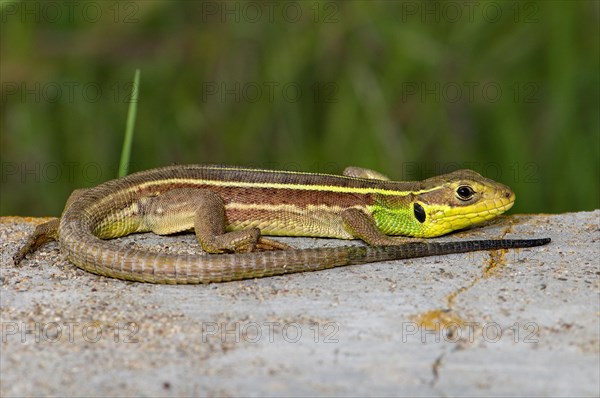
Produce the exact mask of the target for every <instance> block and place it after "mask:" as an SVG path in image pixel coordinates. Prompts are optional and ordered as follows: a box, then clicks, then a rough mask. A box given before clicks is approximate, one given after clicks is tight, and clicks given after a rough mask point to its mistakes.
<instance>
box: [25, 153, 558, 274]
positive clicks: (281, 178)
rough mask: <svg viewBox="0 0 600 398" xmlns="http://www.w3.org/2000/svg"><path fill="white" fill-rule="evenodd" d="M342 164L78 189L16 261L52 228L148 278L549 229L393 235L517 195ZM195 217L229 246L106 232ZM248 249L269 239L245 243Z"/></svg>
mask: <svg viewBox="0 0 600 398" xmlns="http://www.w3.org/2000/svg"><path fill="white" fill-rule="evenodd" d="M345 174H346V175H345V176H333V175H324V174H311V173H296V172H284V171H271V170H253V169H241V168H234V167H225V166H195V165H190V166H172V167H164V168H159V169H153V170H148V171H144V172H140V173H135V174H132V175H130V176H128V177H125V178H122V179H118V180H112V181H108V182H106V183H104V184H101V185H99V186H97V187H95V188H91V189H88V190H78V191H75V192H74V193H73V195H72V196H71V198H69V201H68V202H67V205H66V208H65V211H64V213H63V215H62V217H61V218H60V220H59V219H55V220H52V221H50V222H49V223H46V224H42V225H40V226H38V228H37V229H36V231H35V232H34V233H33V234H32V236H31V237H30V238H29V239H28V241H27V242H26V243H25V245H24V246H23V247H22V248H21V250H19V252H18V253H17V254H16V255H15V257H14V259H15V263H18V262H20V261H21V260H22V259H23V257H24V256H25V255H26V254H27V253H28V252H30V251H32V250H35V249H36V248H37V247H38V246H39V245H41V244H43V243H44V242H46V241H48V240H52V239H57V240H58V241H59V242H60V247H61V251H63V252H64V253H65V254H66V256H67V258H68V259H69V260H70V261H71V262H73V263H74V264H75V265H77V266H78V267H80V268H83V269H85V270H87V271H90V272H93V273H96V274H100V275H106V276H110V277H115V278H121V279H127V280H135V281H143V282H153V283H209V282H222V281H229V280H237V279H246V278H256V277H262V276H271V275H281V274H286V273H291V272H302V271H314V270H320V269H326V268H332V267H337V266H343V265H349V264H360V263H366V262H374V261H383V260H394V259H402V258H412V257H421V256H431V255H441V254H448V253H460V252H465V251H474V250H490V249H500V248H518V247H531V246H538V245H542V244H546V243H548V242H549V241H550V240H549V239H532V240H486V241H466V242H452V243H425V242H414V239H413V240H412V241H409V240H407V239H406V238H398V237H394V236H389V235H403V236H409V237H414V238H427V237H435V236H440V235H443V234H446V233H449V232H451V231H453V230H456V229H462V228H466V227H469V226H471V225H475V224H479V223H482V222H485V221H486V220H489V219H491V218H494V217H496V216H497V215H499V214H501V213H503V212H504V211H506V210H508V209H509V208H510V207H511V206H512V204H513V203H514V200H515V195H514V193H513V192H512V191H511V190H510V188H508V187H506V186H504V185H502V184H499V183H496V182H494V181H492V180H489V179H486V178H484V177H482V176H480V175H479V174H477V173H475V172H473V171H470V170H460V171H457V172H454V173H450V174H447V175H444V176H439V177H434V178H430V179H427V180H424V181H420V182H419V181H417V182H394V181H388V180H387V177H385V176H383V175H381V174H379V173H377V172H374V171H371V170H366V169H359V168H351V169H347V170H346V172H345ZM191 229H193V230H194V231H195V233H196V236H197V238H198V240H199V242H200V244H201V245H202V247H203V249H204V250H205V251H207V252H210V253H231V252H234V253H235V254H222V255H218V256H217V255H208V256H189V255H166V254H161V253H150V252H146V251H141V250H134V249H126V248H123V247H120V246H118V245H116V244H114V243H111V242H107V241H106V240H104V239H110V238H115V237H119V236H124V235H128V234H130V233H136V232H146V231H153V232H155V233H157V234H161V235H162V234H170V233H174V232H179V231H185V230H191ZM261 234H264V235H285V236H314V237H331V238H339V239H356V238H360V239H362V240H364V241H365V242H366V243H368V244H370V245H372V246H376V247H339V248H327V249H308V250H295V249H291V248H289V247H288V246H286V245H284V244H281V243H278V242H276V241H273V240H270V239H266V238H263V237H261V236H260V235H261ZM379 246H382V247H379ZM281 249H284V250H281ZM255 250H269V251H267V252H256V253H251V252H252V251H255Z"/></svg>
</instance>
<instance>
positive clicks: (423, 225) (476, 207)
mask: <svg viewBox="0 0 600 398" xmlns="http://www.w3.org/2000/svg"><path fill="white" fill-rule="evenodd" d="M397 199H399V203H398V204H396V205H393V204H390V203H389V202H388V201H390V200H393V199H392V198H387V199H386V202H388V204H387V205H385V206H383V207H379V206H376V207H378V208H377V209H373V216H374V217H375V220H376V222H377V224H378V226H379V227H380V229H381V230H382V232H384V233H386V234H389V235H407V236H413V237H424V238H430V237H435V236H440V235H444V234H447V233H449V232H452V231H456V230H458V229H463V228H467V227H470V226H472V225H476V224H480V223H482V222H484V221H487V220H490V219H492V218H494V217H496V216H498V215H500V214H502V213H504V212H505V211H506V210H508V209H510V208H511V207H512V205H513V203H514V202H515V194H514V193H513V191H512V190H511V189H510V188H509V187H507V186H506V185H503V184H500V183H497V182H495V181H493V180H490V179H488V178H485V177H482V176H481V175H480V174H478V173H476V172H474V171H472V170H458V171H455V172H452V173H449V174H445V175H441V176H437V177H432V178H429V179H427V180H423V181H421V182H420V187H419V189H418V190H415V191H414V192H411V193H409V194H408V195H407V196H405V197H404V198H397ZM382 210H383V211H382Z"/></svg>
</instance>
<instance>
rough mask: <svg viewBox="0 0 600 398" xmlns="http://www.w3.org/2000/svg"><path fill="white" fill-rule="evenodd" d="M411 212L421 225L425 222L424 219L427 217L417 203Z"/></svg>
mask: <svg viewBox="0 0 600 398" xmlns="http://www.w3.org/2000/svg"><path fill="white" fill-rule="evenodd" d="M413 212H414V214H415V218H416V219H417V221H419V222H420V223H421V224H423V223H424V222H425V219H426V218H427V215H426V214H425V209H424V208H423V206H421V205H420V204H418V203H415V204H414V206H413Z"/></svg>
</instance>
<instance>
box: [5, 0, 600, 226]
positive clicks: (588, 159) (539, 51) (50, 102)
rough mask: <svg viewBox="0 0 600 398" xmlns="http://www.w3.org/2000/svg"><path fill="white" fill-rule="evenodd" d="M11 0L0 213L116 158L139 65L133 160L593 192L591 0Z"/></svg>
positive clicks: (583, 196)
mask: <svg viewBox="0 0 600 398" xmlns="http://www.w3.org/2000/svg"><path fill="white" fill-rule="evenodd" d="M10 4H11V6H10V7H9V6H7V5H5V4H3V6H2V18H4V20H3V23H2V27H1V29H2V31H1V33H2V35H1V39H0V40H1V48H0V65H1V70H2V85H3V87H2V96H3V97H2V103H1V107H0V112H1V113H0V126H1V138H0V144H1V148H0V154H1V167H2V193H1V196H0V198H1V200H0V214H3V215H13V214H20V215H56V214H59V213H60V211H61V209H62V206H63V205H64V201H65V200H66V198H67V197H68V195H69V193H70V192H71V191H72V190H73V189H75V188H79V187H85V186H92V185H96V184H98V183H100V182H102V181H105V180H107V179H111V178H115V177H116V176H117V174H118V168H119V156H120V152H121V147H122V145H123V143H122V141H123V124H124V122H125V121H126V119H127V109H128V106H129V104H130V102H131V101H130V100H131V97H130V95H131V94H130V93H131V73H132V71H134V70H135V69H136V68H141V69H143V70H144V84H143V85H142V86H141V87H140V90H139V95H140V98H141V101H140V102H139V105H138V108H137V119H136V127H135V129H136V135H135V139H134V140H133V142H132V147H131V152H130V153H131V159H130V161H128V162H127V163H129V164H130V171H137V170H142V169H146V168H150V167H155V166H162V165H168V164H172V163H204V162H210V163H215V162H216V163H230V164H242V165H254V166H262V167H273V168H286V169H296V170H300V169H302V170H313V171H323V172H340V171H341V170H342V169H343V168H344V167H345V166H347V165H357V166H363V167H370V168H374V169H377V170H379V171H381V172H383V173H385V174H388V175H390V176H391V177H393V178H396V179H415V178H424V177H428V176H431V175H433V174H438V173H440V172H445V171H450V170H452V169H455V168H458V167H469V168H473V169H475V170H477V171H479V172H481V173H483V174H485V175H487V176H489V177H491V178H494V179H497V180H499V181H502V182H504V183H506V184H508V185H509V186H511V187H512V188H513V189H514V190H515V192H516V193H517V202H516V205H515V207H514V210H513V211H514V212H531V213H538V212H566V211H577V210H590V209H594V208H598V207H600V190H599V185H600V184H599V183H598V181H600V165H599V160H600V121H599V113H598V109H599V105H600V98H599V92H600V90H599V88H600V81H599V78H598V70H599V66H600V65H599V59H600V55H599V53H598V48H599V42H598V37H599V34H598V33H600V32H599V28H598V16H599V3H597V2H593V1H590V2H586V1H578V2H561V1H552V2H540V3H535V2H512V1H507V2H492V3H482V4H480V5H479V6H478V7H477V8H475V9H474V12H473V18H471V17H470V16H469V15H468V13H467V11H466V9H463V10H462V12H463V14H462V17H461V18H458V19H457V20H454V19H453V14H452V13H451V12H452V9H451V8H444V7H448V6H446V5H444V4H454V5H457V4H460V3H456V2H449V3H448V2H446V3H444V2H428V3H420V2H367V1H349V2H339V3H338V2H323V3H315V2H303V3H302V2H301V3H297V4H299V5H300V8H301V11H302V16H301V17H300V18H299V19H298V21H295V22H291V21H290V19H293V18H291V17H292V16H293V15H292V14H291V11H292V7H293V5H292V6H290V5H289V4H296V3H281V5H280V6H278V7H277V8H276V9H275V11H274V13H273V17H272V18H270V17H269V15H267V13H266V11H265V12H264V13H263V16H262V18H261V19H258V20H257V21H255V22H252V21H251V20H250V19H252V17H253V14H252V15H251V14H250V12H251V11H252V10H251V9H244V8H243V7H244V4H249V3H238V2H229V3H227V4H228V7H231V8H229V10H230V11H231V10H233V12H230V13H229V14H227V13H221V14H219V13H218V11H227V10H225V9H223V7H225V6H223V4H225V3H217V2H181V3H171V2H160V1H146V2H139V3H137V2H123V3H119V4H122V5H120V6H118V7H117V8H116V9H115V8H114V3H112V2H95V3H93V4H96V5H98V6H99V7H100V9H101V11H102V13H101V15H102V16H101V18H99V20H97V21H91V20H90V19H89V18H87V19H86V18H84V17H82V13H81V11H82V9H83V7H85V4H87V3H85V2H81V3H80V4H79V6H77V7H79V8H75V9H74V13H73V17H72V18H71V17H69V14H68V13H67V12H64V13H63V15H62V17H61V18H59V19H57V20H50V18H48V17H49V15H46V16H44V12H43V10H44V9H43V7H44V4H46V3H44V2H40V3H32V4H39V12H38V14H39V18H38V20H36V19H35V17H32V16H31V15H30V14H24V13H23V12H22V9H21V13H19V9H20V8H22V7H23V3H10ZM53 4H55V3H53ZM252 4H257V3H252ZM315 4H316V5H315ZM425 4H429V7H433V8H430V9H429V10H430V11H431V10H433V11H432V12H430V13H427V12H425V8H424V7H426V6H425ZM487 4H493V5H492V6H488V5H487ZM413 6H414V7H417V9H416V10H414V9H411V8H410V7H413ZM110 7H113V8H110ZM207 7H209V8H207ZM210 7H216V10H217V14H213V11H214V9H211V8H210ZM235 7H238V8H237V9H236V8H235ZM285 7H288V8H289V9H287V8H285ZM407 7H409V8H407ZM436 7H437V11H436ZM490 7H496V8H497V9H500V10H501V12H502V16H501V17H500V18H498V19H497V20H496V19H495V18H494V15H495V14H492V13H491V12H492V11H493V10H494V8H490ZM484 8H485V9H486V10H487V11H488V12H489V14H483V13H482V10H483V9H484ZM284 9H287V10H288V11H289V13H290V14H286V15H285V16H284V15H283V14H282V11H283V10H284ZM46 11H47V12H46V14H48V13H49V11H50V9H47V10H46ZM88 11H90V12H91V8H90V10H88ZM315 12H318V13H317V14H315ZM57 87H58V90H59V93H58V94H56V93H55V91H56V90H55V91H53V88H57ZM69 87H72V91H73V95H72V96H70V95H69V92H68V89H69ZM257 89H260V92H259V91H257ZM497 89H499V90H500V92H497ZM471 90H472V91H471ZM53 93H54V94H53ZM298 93H299V95H297V94H298ZM136 103H137V101H136Z"/></svg>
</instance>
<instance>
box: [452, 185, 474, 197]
mask: <svg viewBox="0 0 600 398" xmlns="http://www.w3.org/2000/svg"><path fill="white" fill-rule="evenodd" d="M456 194H457V195H458V198H459V199H460V200H469V199H471V198H472V197H473V195H474V194H475V191H473V188H471V187H470V186H468V185H461V186H460V187H458V189H457V190H456Z"/></svg>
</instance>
